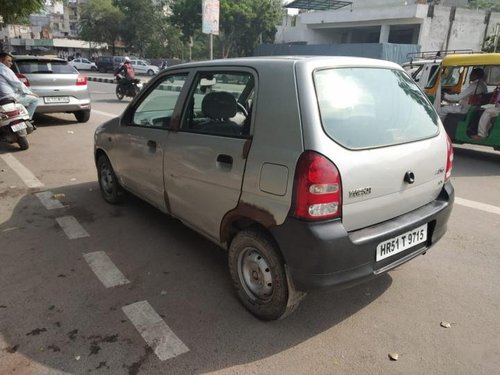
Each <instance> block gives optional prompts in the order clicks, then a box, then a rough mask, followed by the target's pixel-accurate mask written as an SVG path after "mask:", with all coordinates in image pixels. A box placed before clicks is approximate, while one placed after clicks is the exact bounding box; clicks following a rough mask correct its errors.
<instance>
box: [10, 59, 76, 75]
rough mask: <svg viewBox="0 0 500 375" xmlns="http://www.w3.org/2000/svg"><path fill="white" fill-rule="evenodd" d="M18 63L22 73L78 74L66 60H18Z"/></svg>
mask: <svg viewBox="0 0 500 375" xmlns="http://www.w3.org/2000/svg"><path fill="white" fill-rule="evenodd" d="M16 65H17V68H18V69H19V73H22V74H77V71H76V70H75V68H73V67H72V66H71V65H69V64H68V63H67V62H66V61H54V60H16Z"/></svg>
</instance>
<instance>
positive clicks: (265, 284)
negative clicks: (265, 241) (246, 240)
mask: <svg viewBox="0 0 500 375" xmlns="http://www.w3.org/2000/svg"><path fill="white" fill-rule="evenodd" d="M238 275H239V278H240V281H241V284H242V285H243V288H244V289H245V291H246V292H247V294H248V295H250V296H253V297H254V298H255V299H260V300H264V301H265V300H268V299H270V298H271V296H272V293H273V278H272V275H271V270H270V268H269V265H268V264H267V261H266V259H265V258H264V257H263V256H262V255H261V254H260V253H259V252H258V251H257V250H256V249H254V248H248V249H245V250H244V251H242V252H241V254H240V256H239V259H238Z"/></svg>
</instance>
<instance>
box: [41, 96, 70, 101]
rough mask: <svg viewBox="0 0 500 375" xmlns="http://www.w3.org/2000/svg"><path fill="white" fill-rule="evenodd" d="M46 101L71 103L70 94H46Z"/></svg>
mask: <svg viewBox="0 0 500 375" xmlns="http://www.w3.org/2000/svg"><path fill="white" fill-rule="evenodd" d="M43 100H44V102H45V103H69V96H45V97H44V98H43Z"/></svg>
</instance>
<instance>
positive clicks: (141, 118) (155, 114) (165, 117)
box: [132, 74, 187, 129]
mask: <svg viewBox="0 0 500 375" xmlns="http://www.w3.org/2000/svg"><path fill="white" fill-rule="evenodd" d="M186 77H187V74H177V75H172V76H166V77H164V78H163V79H162V80H160V81H158V82H157V83H156V86H155V88H154V89H153V90H152V91H150V92H149V94H148V95H147V96H146V97H145V98H144V99H143V100H142V101H141V103H140V104H139V105H138V106H137V109H136V110H135V112H134V113H133V116H132V125H133V126H141V127H149V128H164V129H167V128H168V127H169V125H170V119H171V117H172V114H173V112H174V109H175V105H176V103H177V99H178V98H179V94H180V92H181V91H182V87H183V86H184V82H185V80H186Z"/></svg>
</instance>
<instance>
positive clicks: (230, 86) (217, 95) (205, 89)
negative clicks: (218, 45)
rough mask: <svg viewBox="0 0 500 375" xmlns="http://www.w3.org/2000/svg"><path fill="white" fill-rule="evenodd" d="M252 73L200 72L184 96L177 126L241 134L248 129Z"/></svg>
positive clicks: (188, 129) (211, 131) (213, 133)
mask: <svg viewBox="0 0 500 375" xmlns="http://www.w3.org/2000/svg"><path fill="white" fill-rule="evenodd" d="M253 89H254V77H253V75H252V74H251V73H249V72H235V71H226V72H224V71H220V72H219V71H217V72H213V71H212V72H201V73H198V74H197V76H196V78H195V84H194V86H193V88H192V90H191V93H190V95H189V97H188V100H187V102H186V103H187V106H186V108H185V113H184V116H183V119H182V123H181V127H180V130H182V131H189V132H194V133H206V134H211V135H219V136H229V137H241V136H248V135H249V133H250V131H249V130H250V113H251V111H250V103H251V97H252V95H253Z"/></svg>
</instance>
